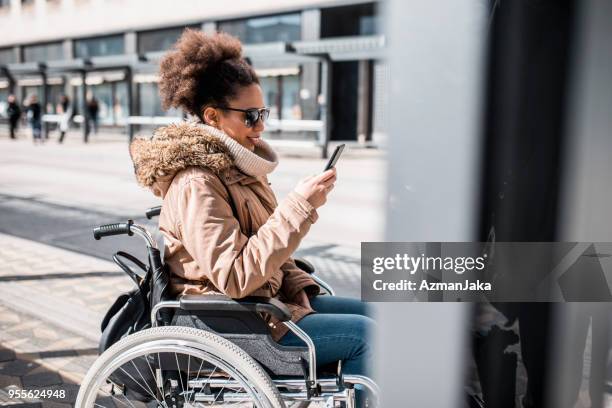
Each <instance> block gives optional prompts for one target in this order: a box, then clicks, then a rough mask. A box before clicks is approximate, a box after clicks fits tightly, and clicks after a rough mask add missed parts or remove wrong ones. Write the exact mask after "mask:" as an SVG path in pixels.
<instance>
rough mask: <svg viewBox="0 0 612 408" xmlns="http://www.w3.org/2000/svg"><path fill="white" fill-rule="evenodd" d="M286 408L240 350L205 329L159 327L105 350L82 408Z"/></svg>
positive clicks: (82, 393)
mask: <svg viewBox="0 0 612 408" xmlns="http://www.w3.org/2000/svg"><path fill="white" fill-rule="evenodd" d="M227 405H232V406H238V407H249V408H251V407H257V408H285V404H284V403H283V401H282V398H281V396H280V393H279V391H278V389H277V388H276V387H275V386H274V384H273V383H272V380H271V379H270V377H269V376H268V374H267V373H266V372H265V371H264V370H263V369H262V368H261V366H260V365H259V364H258V363H257V362H255V360H253V359H252V358H251V357H250V356H249V355H247V354H246V353H245V352H244V351H243V350H242V349H241V348H239V347H237V346H236V345H235V344H233V343H231V342H230V341H228V340H226V339H224V338H222V337H220V336H218V335H215V334H213V333H209V332H206V331H203V330H198V329H194V328H189V327H176V326H167V327H157V328H153V329H147V330H143V331H141V332H138V333H135V334H132V335H130V336H127V337H125V338H124V339H122V340H121V341H119V342H117V343H116V344H115V345H113V346H112V347H111V348H109V349H108V350H106V351H105V352H104V353H103V354H102V355H101V356H100V357H99V358H98V359H97V360H96V361H95V363H94V364H93V365H92V367H91V368H90V369H89V371H88V372H87V375H86V376H85V379H84V380H83V383H82V384H81V388H80V389H79V393H78V395H77V401H76V406H77V407H80V408H94V407H96V408H100V407H109V408H110V407H130V408H141V407H142V408H144V407H147V408H152V407H155V408H162V407H163V408H175V407H176V408H195V407H208V406H215V407H217V406H220V407H221V406H223V407H224V406H227Z"/></svg>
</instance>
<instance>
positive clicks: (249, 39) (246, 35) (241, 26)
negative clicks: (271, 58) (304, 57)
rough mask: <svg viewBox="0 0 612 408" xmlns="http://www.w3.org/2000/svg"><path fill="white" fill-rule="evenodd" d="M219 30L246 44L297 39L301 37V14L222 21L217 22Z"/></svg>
mask: <svg viewBox="0 0 612 408" xmlns="http://www.w3.org/2000/svg"><path fill="white" fill-rule="evenodd" d="M219 31H224V32H226V33H229V34H232V35H235V36H236V37H238V38H240V40H241V41H242V42H244V43H247V44H255V43H264V42H273V41H285V42H290V41H298V40H299V39H300V38H301V16H300V15H299V14H286V15H282V16H270V17H259V18H251V19H248V20H235V21H224V22H221V23H219Z"/></svg>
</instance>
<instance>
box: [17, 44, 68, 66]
mask: <svg viewBox="0 0 612 408" xmlns="http://www.w3.org/2000/svg"><path fill="white" fill-rule="evenodd" d="M64 58H65V57H64V46H63V44H62V43H61V42H57V43H48V44H35V45H26V46H24V47H23V61H24V62H44V61H54V60H62V59H64Z"/></svg>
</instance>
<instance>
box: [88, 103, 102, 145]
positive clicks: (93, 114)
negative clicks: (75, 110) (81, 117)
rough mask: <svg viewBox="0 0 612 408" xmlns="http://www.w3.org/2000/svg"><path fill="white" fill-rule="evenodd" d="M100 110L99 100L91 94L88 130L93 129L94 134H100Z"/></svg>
mask: <svg viewBox="0 0 612 408" xmlns="http://www.w3.org/2000/svg"><path fill="white" fill-rule="evenodd" d="M99 110H100V106H99V105H98V100H97V99H96V97H95V96H93V94H91V93H90V94H89V97H88V98H87V122H88V125H87V130H88V133H89V130H90V129H92V128H93V131H94V134H96V135H97V134H98V112H99Z"/></svg>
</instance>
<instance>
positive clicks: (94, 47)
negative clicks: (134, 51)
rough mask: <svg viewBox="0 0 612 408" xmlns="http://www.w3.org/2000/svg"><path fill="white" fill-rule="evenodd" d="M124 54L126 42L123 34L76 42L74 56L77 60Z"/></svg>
mask: <svg viewBox="0 0 612 408" xmlns="http://www.w3.org/2000/svg"><path fill="white" fill-rule="evenodd" d="M124 52H125V41H124V38H123V35H121V34H119V35H112V36H108V37H96V38H85V39H81V40H76V41H75V42H74V56H75V57H76V58H89V57H101V56H106V55H120V54H123V53H124Z"/></svg>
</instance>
